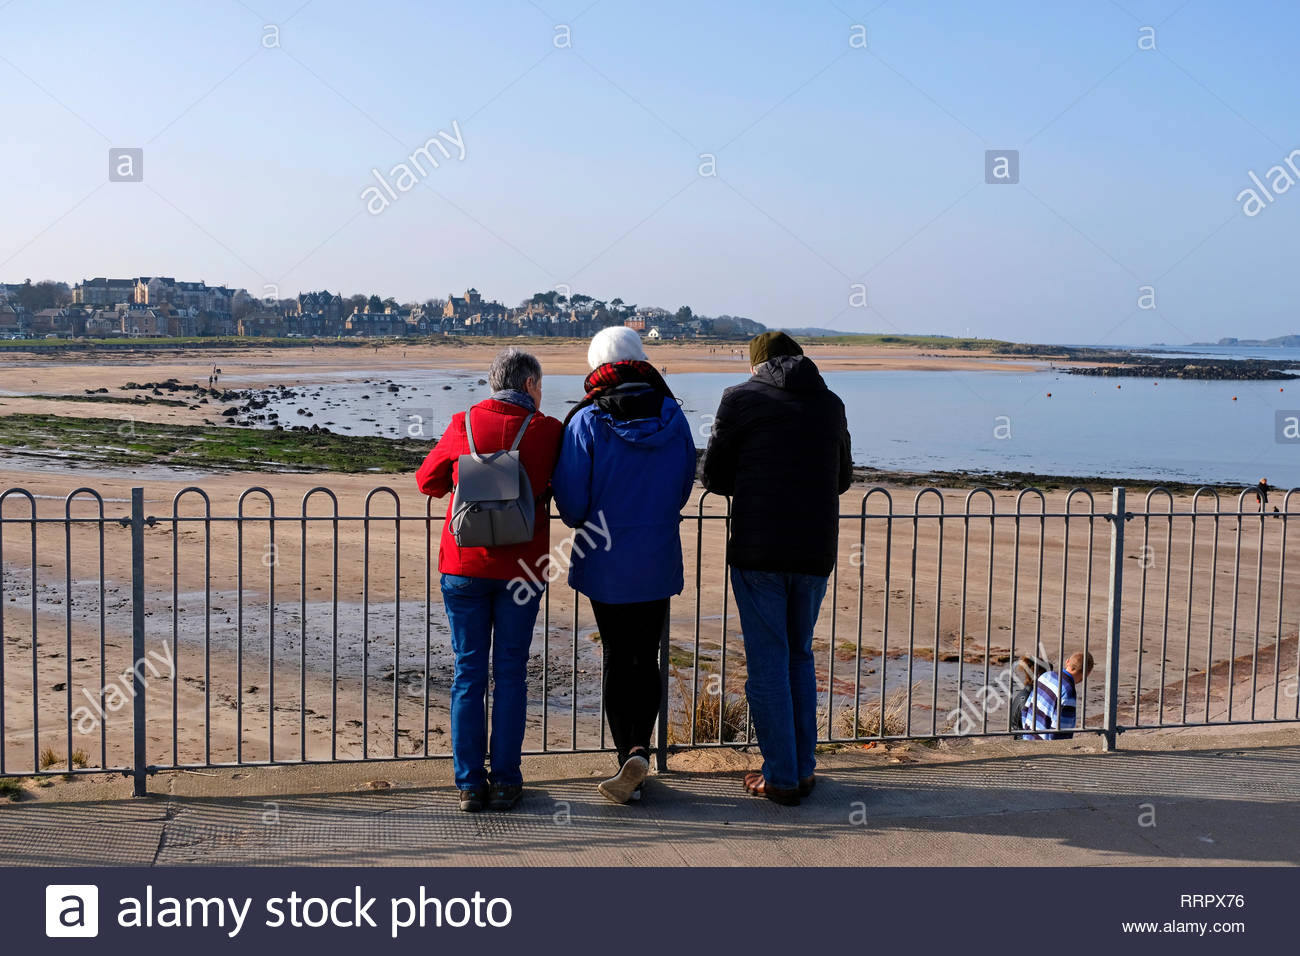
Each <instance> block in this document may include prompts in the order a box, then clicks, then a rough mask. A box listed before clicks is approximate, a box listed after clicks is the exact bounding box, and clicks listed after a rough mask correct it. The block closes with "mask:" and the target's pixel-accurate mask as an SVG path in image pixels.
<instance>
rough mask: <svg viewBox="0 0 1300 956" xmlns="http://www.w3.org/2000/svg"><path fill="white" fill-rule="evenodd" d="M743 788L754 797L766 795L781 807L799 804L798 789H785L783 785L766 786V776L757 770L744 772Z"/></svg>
mask: <svg viewBox="0 0 1300 956" xmlns="http://www.w3.org/2000/svg"><path fill="white" fill-rule="evenodd" d="M745 789H746V790H747V791H749V793H750V794H751V795H753V796H755V797H766V798H767V799H769V800H771V801H772V802H773V803H779V804H780V805H781V806H783V807H797V806H799V791H798V789H792V790H787V789H785V788H784V787H771V786H768V783H767V778H765V777H764V776H763V775H762V774H761V773H758V772H754V773H747V774H745Z"/></svg>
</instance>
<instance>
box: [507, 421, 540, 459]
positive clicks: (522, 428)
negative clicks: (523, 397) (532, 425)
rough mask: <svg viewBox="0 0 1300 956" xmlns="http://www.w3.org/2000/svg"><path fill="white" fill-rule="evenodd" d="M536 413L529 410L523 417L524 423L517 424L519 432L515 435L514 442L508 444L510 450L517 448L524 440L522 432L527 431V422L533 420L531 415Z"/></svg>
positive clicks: (516, 449)
mask: <svg viewBox="0 0 1300 956" xmlns="http://www.w3.org/2000/svg"><path fill="white" fill-rule="evenodd" d="M536 414H537V413H536V412H529V413H528V417H526V418H525V419H524V423H523V424H522V425H520V426H519V434H517V435H515V443H514V444H513V445H511V446H510V450H511V451H518V450H519V443H520V442H522V441H523V440H524V432H526V431H528V423H529V422H531V421H532V420H533V416H534V415H536Z"/></svg>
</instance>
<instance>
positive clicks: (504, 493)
mask: <svg viewBox="0 0 1300 956" xmlns="http://www.w3.org/2000/svg"><path fill="white" fill-rule="evenodd" d="M471 411H472V408H471V409H467V410H466V411H465V437H466V438H467V439H469V454H468V455H461V456H460V459H459V461H458V464H457V466H456V467H457V474H456V491H455V493H454V494H453V495H452V499H451V517H450V519H449V520H450V521H451V533H452V534H453V535H454V536H455V538H456V543H457V544H458V545H460V546H461V547H462V548H496V547H501V546H503V545H508V544H522V543H523V542H525V541H531V540H532V539H533V518H534V510H535V502H534V500H533V486H532V483H531V482H530V481H529V480H528V472H526V471H524V467H523V465H522V464H521V463H520V461H519V443H520V442H521V441H523V440H524V432H526V431H527V430H528V423H529V422H531V421H532V420H533V415H534V414H535V413H533V412H529V413H528V417H527V418H525V419H524V423H523V424H522V425H520V426H519V434H517V435H516V436H515V442H514V444H513V445H511V446H510V448H509V449H506V450H503V451H497V452H493V453H492V454H490V455H481V454H479V452H478V449H477V448H475V447H474V432H473V431H472V430H471V429H470V424H469V419H470V412H471Z"/></svg>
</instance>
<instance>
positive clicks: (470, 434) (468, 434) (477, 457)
mask: <svg viewBox="0 0 1300 956" xmlns="http://www.w3.org/2000/svg"><path fill="white" fill-rule="evenodd" d="M473 412H474V406H473V405H471V406H470V407H469V408H467V409H465V438H466V439H467V440H468V441H469V453H470V454H471V455H473V456H474V460H475V461H482V460H483V459H482V457H481V456H480V455H479V453H478V449H477V448H475V447H474V431H473V429H471V428H470V427H469V417H470V415H471V414H473Z"/></svg>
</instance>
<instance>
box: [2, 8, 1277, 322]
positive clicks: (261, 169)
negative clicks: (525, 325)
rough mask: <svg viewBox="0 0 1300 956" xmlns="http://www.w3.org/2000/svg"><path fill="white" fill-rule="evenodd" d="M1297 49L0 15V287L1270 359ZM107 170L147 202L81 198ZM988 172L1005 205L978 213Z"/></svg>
mask: <svg viewBox="0 0 1300 956" xmlns="http://www.w3.org/2000/svg"><path fill="white" fill-rule="evenodd" d="M295 11H296V12H295ZM267 24H271V25H275V26H277V27H278V30H279V44H280V46H279V48H278V49H276V48H274V47H273V46H272V48H266V47H265V46H264V45H263V37H264V36H271V37H272V39H271V40H268V41H267V42H268V43H272V44H273V42H274V35H273V34H271V33H270V32H269V31H268V30H267V29H266V25H267ZM855 24H862V25H864V26H865V27H866V36H867V49H860V48H854V47H852V46H851V44H850V40H851V38H852V37H853V36H854V25H855ZM557 25H565V26H567V27H568V28H569V32H570V35H571V47H569V48H564V47H563V46H557V45H556V42H557V40H556V38H557V37H559V38H560V40H561V42H562V39H563V31H557V30H556V26H557ZM1143 26H1152V27H1154V28H1155V44H1156V48H1157V49H1156V50H1154V51H1149V50H1147V51H1144V50H1140V49H1139V36H1140V31H1141V28H1142V27H1143ZM1298 32H1300V10H1298V9H1297V6H1296V5H1295V4H1294V3H1290V2H1271V3H1270V2H1261V3H1254V4H1251V5H1250V6H1249V8H1245V7H1242V6H1240V5H1239V4H1235V3H1230V2H1209V0H1190V2H1187V3H1185V4H1184V3H1182V2H1181V0H1159V2H1157V0H1151V2H1144V0H1123V3H1112V2H1108V0H1089V2H1070V3H1066V2H1052V3H1043V2H1041V0H1035V2H1023V3H1016V2H996V3H984V2H949V3H938V2H936V3H907V2H904V0H893V2H886V3H879V2H878V0H859V2H854V0H836V2H835V3H829V2H820V0H803V2H797V3H796V2H792V3H766V2H750V3H739V2H736V3H730V2H726V3H703V2H699V0H693V2H676V0H672V2H660V3H655V4H642V3H636V4H634V3H631V2H628V0H597V2H595V3H591V2H590V0H537V2H536V3H530V2H513V0H508V2H497V0H475V2H463V3H416V2H382V0H380V2H367V3H366V4H364V5H363V4H357V3H347V2H337V0H312V2H309V3H307V4H305V5H303V4H302V0H248V2H239V0H202V2H199V0H186V2H143V0H142V2H133V0H124V2H121V3H103V2H37V0H9V2H5V0H0V118H2V121H3V124H4V127H5V144H6V147H5V149H4V150H3V151H0V172H2V173H3V182H4V184H5V185H4V191H3V194H2V196H0V209H3V216H2V217H0V223H2V224H3V227H2V228H0V279H2V280H4V281H8V282H15V281H21V280H22V279H24V278H28V277H30V278H32V279H34V280H39V279H42V278H61V279H65V280H68V281H76V280H78V279H80V278H82V277H93V276H97V275H107V276H134V275H141V274H162V275H173V276H176V277H178V278H180V277H184V278H192V279H200V278H201V279H205V280H207V281H208V282H210V283H226V284H231V285H239V286H244V287H247V288H248V289H249V290H250V291H252V292H254V293H255V294H262V292H263V287H264V286H266V285H268V284H271V285H274V286H278V288H279V290H280V294H281V295H284V296H289V295H292V294H295V293H296V292H298V291H299V290H305V289H316V288H320V287H328V288H329V289H331V290H335V291H343V292H345V293H353V292H366V293H370V292H377V293H379V294H381V295H384V296H387V295H393V296H396V297H397V298H399V299H400V300H403V301H405V300H410V299H422V298H427V297H429V296H443V295H446V294H447V293H448V292H450V291H460V290H462V289H463V288H464V287H465V286H467V285H474V286H476V287H477V288H478V289H479V290H481V291H482V292H484V293H485V294H487V295H489V296H492V297H496V298H500V299H502V300H503V301H505V302H507V303H509V304H513V303H515V302H517V301H518V300H519V299H520V298H522V297H524V296H525V295H528V294H530V293H532V292H534V291H536V290H538V289H544V288H550V287H553V286H555V285H556V284H567V285H568V286H571V287H572V288H573V289H575V290H578V291H583V292H587V293H590V294H594V295H596V296H598V297H605V298H611V297H613V296H616V295H618V296H622V297H623V298H624V299H625V300H626V301H628V302H636V303H639V304H642V305H652V304H655V305H662V306H665V307H669V308H676V307H677V306H679V305H682V304H690V305H691V306H692V307H694V308H695V309H696V311H698V312H703V313H705V314H710V315H713V314H720V313H724V312H725V313H731V314H738V315H748V316H750V317H752V318H755V319H758V320H759V321H762V322H766V323H768V324H780V325H788V326H812V325H815V326H829V327H834V328H842V329H852V330H871V331H893V330H901V331H907V332H942V333H950V334H965V333H966V332H968V331H969V332H971V333H974V334H982V335H991V336H999V337H1004V338H1014V339H1028V340H1035V341H1053V342H1105V343H1116V344H1118V343H1147V342H1154V341H1165V342H1170V343H1182V342H1188V341H1192V340H1202V339H1213V338H1218V337H1219V336H1221V335H1230V334H1240V335H1243V336H1245V335H1251V336H1271V335H1277V334H1282V333H1289V332H1300V316H1297V314H1296V302H1297V299H1298V298H1300V296H1298V294H1297V293H1300V269H1297V268H1296V267H1295V262H1296V256H1297V245H1298V243H1297V236H1300V229H1298V228H1297V227H1298V226H1300V187H1298V188H1296V189H1294V190H1292V191H1291V192H1290V193H1286V194H1282V195H1278V196H1276V201H1275V202H1272V203H1269V204H1267V207H1266V208H1265V209H1264V211H1263V212H1261V213H1260V214H1259V215H1257V216H1255V217H1253V218H1252V217H1247V216H1246V215H1244V213H1243V212H1242V210H1241V206H1240V204H1239V203H1238V201H1237V198H1236V197H1237V195H1238V193H1239V192H1240V191H1241V190H1242V189H1244V188H1246V187H1247V186H1249V185H1250V184H1251V183H1250V180H1249V178H1248V176H1249V172H1250V171H1251V170H1255V171H1256V172H1257V173H1258V174H1260V175H1261V176H1263V175H1264V173H1265V171H1266V170H1267V169H1268V168H1269V167H1270V166H1273V165H1274V164H1277V163H1279V162H1281V161H1282V160H1283V158H1284V157H1285V156H1286V155H1287V154H1288V153H1289V152H1290V151H1291V150H1293V149H1296V148H1297V147H1300V124H1298V123H1297V117H1298V114H1300V107H1298V106H1297V104H1298V103H1300V58H1298V57H1297V56H1296V52H1295V37H1296V36H1297V33H1298ZM453 121H455V122H456V123H457V124H458V126H459V128H460V130H461V133H462V136H463V140H464V143H465V149H466V155H465V158H464V160H459V159H458V158H457V156H458V152H457V151H456V150H455V148H454V147H453V148H452V150H451V151H452V159H449V160H442V162H441V165H440V167H439V168H438V169H431V168H430V169H428V170H427V173H428V174H427V176H426V177H425V178H424V179H423V181H422V183H421V184H420V185H419V186H416V187H415V188H413V189H411V190H410V191H409V192H407V193H399V194H398V198H397V200H396V201H395V202H393V203H392V204H391V206H390V207H389V208H387V209H386V210H384V211H383V212H382V213H381V214H380V215H377V216H375V215H371V214H370V213H369V212H367V211H366V209H365V205H364V202H363V199H362V191H363V190H364V189H365V188H366V186H368V185H371V184H373V179H372V176H371V170H372V169H373V168H378V169H379V170H380V171H381V172H384V173H385V174H387V172H388V171H389V170H391V169H392V167H393V166H395V165H396V164H397V163H399V162H401V161H403V160H404V158H405V157H407V156H408V155H409V153H410V151H411V150H413V149H415V148H416V147H418V146H420V145H421V144H423V143H424V142H425V141H426V140H428V139H429V138H430V137H432V136H434V135H435V134H436V133H437V132H438V131H439V130H444V131H448V132H450V131H451V130H452V125H451V124H452V122H453ZM117 146H126V147H143V148H144V180H145V181H144V183H143V184H134V183H109V182H107V166H108V149H109V147H117ZM992 148H1013V149H1019V150H1020V167H1021V169H1020V176H1021V180H1020V184H1019V185H987V184H985V182H984V153H985V150H986V149H992ZM701 153H712V154H715V155H716V157H717V159H716V172H717V175H716V176H713V177H704V176H700V175H699V174H698V172H697V170H698V167H699V166H700V163H701V160H700V159H699V155H700V154H701ZM435 155H437V156H439V158H440V159H441V155H440V154H438V153H435ZM856 282H862V283H864V284H865V285H866V286H867V290H868V291H867V301H868V303H869V307H868V308H859V307H854V306H851V305H850V296H851V294H852V292H853V284H854V283H856ZM1142 285H1151V286H1153V287H1154V288H1155V294H1156V305H1157V308H1156V309H1155V310H1141V309H1139V308H1138V307H1137V306H1138V296H1139V286H1142Z"/></svg>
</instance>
